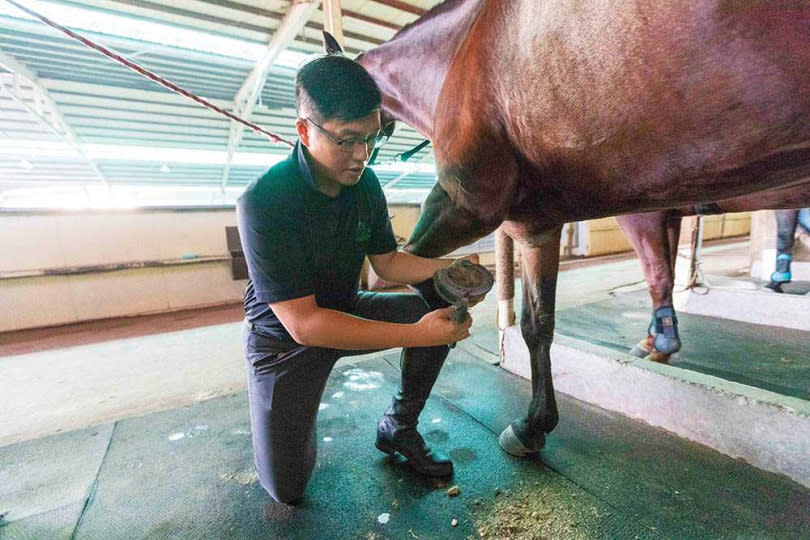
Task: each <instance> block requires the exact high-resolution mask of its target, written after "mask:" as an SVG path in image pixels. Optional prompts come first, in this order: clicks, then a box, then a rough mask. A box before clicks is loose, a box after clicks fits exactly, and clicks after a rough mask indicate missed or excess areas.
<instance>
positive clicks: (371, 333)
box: [294, 308, 425, 350]
mask: <svg viewBox="0 0 810 540" xmlns="http://www.w3.org/2000/svg"><path fill="white" fill-rule="evenodd" d="M297 333H298V334H299V335H298V336H294V337H295V338H296V339H297V340H298V341H299V343H301V344H302V345H307V346H310V347H327V348H331V349H344V350H365V349H391V348H395V347H420V346H424V345H425V344H424V343H421V342H420V337H421V336H420V335H419V334H418V333H417V332H415V327H414V325H413V324H397V323H389V322H382V321H372V320H369V319H363V318H360V317H355V316H354V315H350V314H348V313H343V312H342V311H336V310H333V309H326V308H319V309H317V310H315V311H314V312H312V314H310V315H309V316H307V318H306V320H305V321H303V322H302V323H300V324H299V325H298V328H297Z"/></svg>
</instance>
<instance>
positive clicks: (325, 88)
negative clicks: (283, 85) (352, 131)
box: [295, 54, 382, 121]
mask: <svg viewBox="0 0 810 540" xmlns="http://www.w3.org/2000/svg"><path fill="white" fill-rule="evenodd" d="M295 99H296V102H297V104H298V112H299V114H300V113H301V112H302V109H309V110H310V111H312V112H314V113H316V114H317V115H318V116H319V117H320V119H321V120H330V119H340V120H345V121H352V120H357V119H358V118H363V117H365V116H368V115H369V114H371V113H373V112H374V111H375V110H377V109H379V108H380V103H381V102H382V96H381V95H380V89H379V88H378V87H377V83H375V82H374V79H372V78H371V75H369V74H368V71H366V69H365V68H364V67H363V66H361V65H360V64H358V63H357V62H355V61H354V60H351V59H349V58H346V57H345V56H343V55H338V54H331V55H326V56H320V57H318V58H316V59H315V60H312V61H310V62H307V63H306V64H304V65H303V66H301V68H300V69H299V70H298V74H297V75H296V77H295Z"/></svg>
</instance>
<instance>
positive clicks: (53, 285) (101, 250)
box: [0, 208, 245, 339]
mask: <svg viewBox="0 0 810 540" xmlns="http://www.w3.org/2000/svg"><path fill="white" fill-rule="evenodd" d="M235 224H236V215H235V212H234V210H233V209H232V208H230V209H204V210H203V209H200V210H197V209H194V210H191V209H189V210H182V211H173V210H121V211H103V212H102V211H93V212H3V213H0V273H3V274H5V273H9V272H15V271H26V270H39V269H46V268H48V269H52V268H66V267H76V266H87V265H99V264H113V263H123V262H135V261H154V260H166V259H180V258H182V257H184V256H185V257H188V256H198V257H206V256H225V255H227V254H228V249H227V244H226V240H225V227H226V226H229V225H235ZM244 287H245V281H233V280H232V278H231V272H230V263H229V262H228V261H215V262H209V263H199V264H186V265H182V266H169V267H161V268H142V269H131V270H123V271H113V272H104V273H91V274H80V275H71V276H42V277H29V278H18V279H3V280H0V332H3V331H9V330H18V329H22V328H32V327H40V326H52V325H58V324H66V323H72V322H78V321H86V320H92V319H102V318H108V317H120V316H127V315H136V314H144V313H154V312H160V311H171V310H176V309H183V308H190V307H200V306H207V305H214V304H222V303H227V302H236V301H239V300H240V299H241V297H242V293H243V292H244ZM0 339H2V337H0Z"/></svg>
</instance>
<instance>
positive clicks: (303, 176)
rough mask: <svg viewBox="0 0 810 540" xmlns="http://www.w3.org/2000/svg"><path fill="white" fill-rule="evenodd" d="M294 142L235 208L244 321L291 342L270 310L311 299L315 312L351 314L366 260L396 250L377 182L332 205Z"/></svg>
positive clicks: (368, 180)
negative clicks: (243, 268)
mask: <svg viewBox="0 0 810 540" xmlns="http://www.w3.org/2000/svg"><path fill="white" fill-rule="evenodd" d="M305 152H306V149H305V148H304V146H303V145H301V143H300V142H299V143H298V144H296V147H295V149H294V150H293V151H292V153H291V154H290V157H289V158H287V159H286V160H284V161H282V162H281V163H278V164H277V165H275V166H273V167H272V168H271V169H270V170H269V171H267V172H266V173H265V174H264V175H263V176H261V177H260V178H258V179H256V180H254V181H253V182H251V183H250V185H249V186H248V187H247V189H246V190H245V191H244V193H242V195H240V196H239V199H238V200H237V202H236V215H237V222H238V225H239V236H240V237H241V239H242V249H243V251H244V253H245V259H246V260H247V265H248V274H249V277H250V279H249V280H248V284H247V289H246V291H245V316H246V317H247V319H248V320H249V321H250V322H251V323H253V324H254V325H255V326H256V327H258V328H259V329H260V330H261V331H262V332H264V333H267V334H270V335H272V336H274V337H276V338H278V339H281V340H284V341H292V338H291V337H290V334H289V333H288V332H287V330H286V329H285V328H284V327H283V326H282V324H281V322H280V321H279V320H278V318H277V317H276V315H275V314H274V313H273V310H272V309H270V306H268V304H269V303H273V302H280V301H283V300H291V299H293V298H300V297H303V296H308V295H310V294H315V300H316V302H317V304H318V306H320V307H324V308H330V309H336V310H339V311H350V310H351V309H352V307H353V306H354V302H355V298H356V296H357V288H358V282H359V279H360V270H361V268H362V266H363V259H364V257H365V256H366V255H377V254H381V253H388V252H390V251H393V250H395V249H396V248H397V244H396V239H395V238H394V233H393V231H392V230H391V221H390V219H389V218H388V206H387V204H386V202H385V196H384V195H383V192H382V188H381V187H380V182H379V180H378V179H377V176H376V175H375V174H374V172H372V171H371V169H366V170H365V171H363V174H362V176H361V177H360V181H359V182H358V183H357V184H355V185H354V186H351V187H344V188H343V189H342V190H341V192H340V195H338V196H337V197H335V198H331V197H329V196H327V195H325V194H323V193H321V192H320V191H318V188H317V185H316V184H315V181H314V179H313V178H312V172H311V171H310V169H309V165H308V163H307V160H306V157H305Z"/></svg>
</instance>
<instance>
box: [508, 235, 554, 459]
mask: <svg viewBox="0 0 810 540" xmlns="http://www.w3.org/2000/svg"><path fill="white" fill-rule="evenodd" d="M561 231H562V227H555V228H554V229H553V230H550V231H547V232H546V233H543V234H541V235H539V236H537V237H534V238H532V239H531V241H526V240H521V239H520V238H516V240H517V241H518V242H519V244H520V271H521V276H522V279H523V312H522V314H521V319H520V328H521V331H522V333H523V339H524V340H525V341H526V345H527V346H528V348H529V358H530V362H531V370H532V400H531V403H530V404H529V411H528V414H527V415H526V416H524V417H521V418H518V419H516V420H515V421H514V422H512V423H511V424H510V425H509V426H508V427H507V428H506V429H505V430H504V431H503V433H501V437H500V444H501V447H502V448H503V449H504V450H505V451H506V452H508V453H510V454H513V455H517V456H522V455H526V454H531V453H534V452H537V451H539V450H540V449H541V448H543V444H544V443H545V434H546V433H550V432H551V431H552V430H553V429H554V427H555V426H556V425H557V421H558V413H557V402H556V400H555V399H554V382H553V381H552V378H551V342H552V340H553V339H554V305H555V297H556V293H557V272H558V270H559V266H560V232H561Z"/></svg>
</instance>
